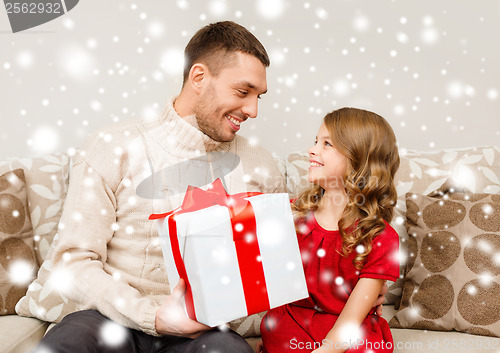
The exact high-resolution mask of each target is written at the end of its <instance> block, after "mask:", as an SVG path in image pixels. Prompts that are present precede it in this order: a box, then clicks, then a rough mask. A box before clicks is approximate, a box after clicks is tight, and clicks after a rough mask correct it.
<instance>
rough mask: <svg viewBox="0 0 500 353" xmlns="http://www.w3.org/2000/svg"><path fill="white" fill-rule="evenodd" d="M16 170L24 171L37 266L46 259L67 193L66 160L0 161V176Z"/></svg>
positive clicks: (62, 156)
mask: <svg viewBox="0 0 500 353" xmlns="http://www.w3.org/2000/svg"><path fill="white" fill-rule="evenodd" d="M18 168H22V169H23V170H24V175H25V177H26V185H27V187H28V200H29V208H30V212H31V222H32V224H33V231H34V233H35V253H36V257H37V260H38V263H39V264H41V263H42V262H43V260H44V259H46V258H47V253H48V250H49V247H50V244H51V243H52V239H53V238H54V235H55V234H56V231H57V223H58V222H59V218H60V217H61V213H62V207H63V203H64V199H65V197H66V192H67V190H68V171H69V157H68V155H66V154H50V155H44V156H40V157H34V158H9V159H6V160H1V161H0V174H1V173H5V172H7V171H9V170H14V169H18Z"/></svg>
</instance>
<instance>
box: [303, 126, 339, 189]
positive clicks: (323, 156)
mask: <svg viewBox="0 0 500 353" xmlns="http://www.w3.org/2000/svg"><path fill="white" fill-rule="evenodd" d="M307 152H308V153H309V161H310V163H311V164H310V166H309V175H308V179H309V181H310V182H311V183H314V184H316V185H319V186H321V187H322V188H323V189H325V191H328V190H329V189H338V188H341V189H343V188H344V183H343V179H344V175H345V173H346V169H347V158H346V157H345V156H344V155H343V154H342V153H340V152H339V151H338V150H337V149H336V148H335V147H334V145H333V141H332V139H331V138H330V134H329V133H328V130H327V128H326V126H325V124H324V123H323V124H321V126H320V128H319V131H318V136H316V142H315V144H314V146H312V147H311V148H309V150H308V151H307Z"/></svg>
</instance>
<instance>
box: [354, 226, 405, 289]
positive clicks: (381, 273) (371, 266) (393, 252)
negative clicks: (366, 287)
mask: <svg viewBox="0 0 500 353" xmlns="http://www.w3.org/2000/svg"><path fill="white" fill-rule="evenodd" d="M359 277H360V278H376V279H385V280H390V281H396V280H397V279H398V277H399V236H398V233H396V231H395V230H394V228H392V227H391V226H390V225H389V224H387V223H386V226H385V229H384V231H383V232H382V233H380V234H379V235H377V236H376V237H375V238H374V239H373V242H372V250H371V251H370V253H369V254H368V256H367V258H366V261H365V265H364V266H363V269H362V270H361V271H360V275H359Z"/></svg>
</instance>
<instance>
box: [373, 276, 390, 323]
mask: <svg viewBox="0 0 500 353" xmlns="http://www.w3.org/2000/svg"><path fill="white" fill-rule="evenodd" d="M385 293H387V281H385V282H384V285H383V286H382V289H381V290H380V294H379V296H378V298H377V300H375V304H373V306H374V307H377V309H376V312H377V315H378V316H382V304H383V303H384V301H385V297H384V295H385Z"/></svg>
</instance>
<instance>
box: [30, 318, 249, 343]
mask: <svg viewBox="0 0 500 353" xmlns="http://www.w3.org/2000/svg"><path fill="white" fill-rule="evenodd" d="M46 352H50V353H177V352H186V353H194V352H206V353H213V352H217V353H225V352H242V353H253V350H252V348H251V347H250V346H249V345H248V344H247V343H246V342H245V340H244V339H243V338H242V337H241V336H240V335H238V334H237V333H235V332H234V331H231V330H227V331H222V330H219V329H214V330H211V331H208V332H206V333H204V334H203V335H201V336H200V337H198V338H196V339H190V338H184V337H177V336H162V337H155V336H151V335H148V334H146V333H144V332H142V331H136V330H132V329H129V328H125V327H123V326H120V325H118V324H116V323H114V322H113V321H111V320H109V319H108V318H106V317H105V316H103V315H102V314H101V313H99V312H98V311H95V310H85V311H79V312H76V313H73V314H70V315H68V316H66V317H65V318H64V319H63V320H62V321H61V322H60V323H59V324H57V325H56V326H54V327H53V328H52V329H51V330H50V331H49V332H48V333H47V334H46V335H45V337H44V338H43V339H42V341H41V342H40V344H39V346H38V347H37V348H36V349H35V351H34V352H33V353H46Z"/></svg>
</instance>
